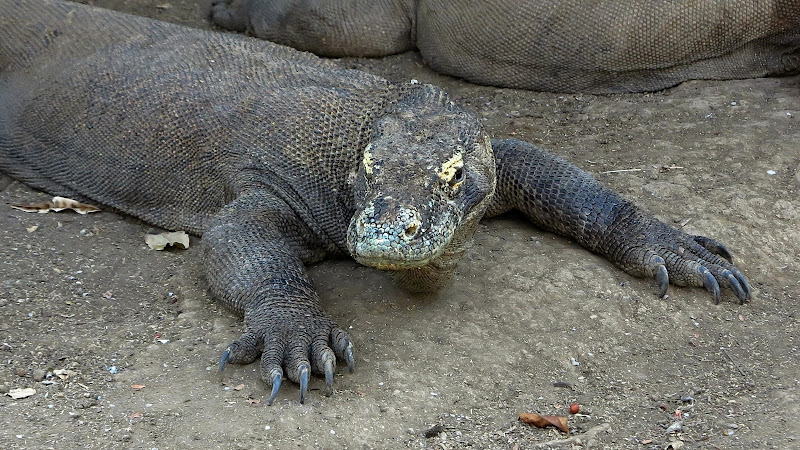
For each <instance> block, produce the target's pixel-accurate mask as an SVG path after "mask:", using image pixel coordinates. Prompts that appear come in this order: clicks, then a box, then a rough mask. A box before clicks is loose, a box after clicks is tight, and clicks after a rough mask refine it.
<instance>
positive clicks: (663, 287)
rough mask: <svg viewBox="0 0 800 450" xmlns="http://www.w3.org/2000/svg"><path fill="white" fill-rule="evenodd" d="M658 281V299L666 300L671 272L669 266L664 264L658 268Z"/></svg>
mask: <svg viewBox="0 0 800 450" xmlns="http://www.w3.org/2000/svg"><path fill="white" fill-rule="evenodd" d="M656 281H657V282H658V297H659V298H664V296H665V295H667V289H669V272H667V266H665V265H664V264H660V265H659V266H658V272H656Z"/></svg>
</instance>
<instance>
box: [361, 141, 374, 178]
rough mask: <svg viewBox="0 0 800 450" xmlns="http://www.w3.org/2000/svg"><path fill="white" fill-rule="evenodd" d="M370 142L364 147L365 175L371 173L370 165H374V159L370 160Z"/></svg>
mask: <svg viewBox="0 0 800 450" xmlns="http://www.w3.org/2000/svg"><path fill="white" fill-rule="evenodd" d="M370 150H372V144H369V145H367V148H365V149H364V161H363V164H364V170H365V171H366V172H367V175H372V166H373V165H375V161H373V160H372V152H371V151H370Z"/></svg>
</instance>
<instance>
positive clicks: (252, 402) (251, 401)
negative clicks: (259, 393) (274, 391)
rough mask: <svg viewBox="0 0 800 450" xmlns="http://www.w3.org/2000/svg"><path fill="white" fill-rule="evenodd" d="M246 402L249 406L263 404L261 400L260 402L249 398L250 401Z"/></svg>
mask: <svg viewBox="0 0 800 450" xmlns="http://www.w3.org/2000/svg"><path fill="white" fill-rule="evenodd" d="M245 401H246V402H247V404H248V405H257V404H259V403H261V400H259V399H257V398H248V399H245Z"/></svg>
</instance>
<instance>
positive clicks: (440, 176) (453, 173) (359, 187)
mask: <svg viewBox="0 0 800 450" xmlns="http://www.w3.org/2000/svg"><path fill="white" fill-rule="evenodd" d="M418 91H419V92H418V95H413V96H412V97H411V98H410V99H407V101H403V102H400V103H398V104H397V105H396V108H394V109H393V110H391V111H390V112H389V113H387V114H385V115H383V116H381V117H380V118H378V119H377V120H376V122H375V124H374V126H373V134H372V139H371V140H370V142H369V144H368V145H367V146H366V148H365V149H364V156H363V161H362V164H361V165H360V167H359V169H358V172H357V174H356V178H355V181H354V184H353V188H354V189H353V191H354V195H355V206H356V211H355V214H354V215H353V217H352V219H351V222H350V226H349V228H348V233H347V242H348V247H349V250H350V254H351V255H352V256H353V257H354V258H355V259H356V261H358V262H359V263H361V264H364V265H367V266H372V267H376V268H379V269H384V270H392V271H394V272H395V274H396V275H397V276H396V278H398V281H399V282H400V284H402V285H403V286H404V287H406V288H408V289H410V290H414V291H422V290H432V289H437V288H439V287H441V285H443V284H444V283H446V282H447V280H448V279H449V277H450V275H451V274H452V272H453V270H454V269H455V266H456V264H457V262H458V259H459V258H460V257H461V255H463V253H464V251H465V249H466V246H467V244H468V243H469V241H470V240H471V238H472V235H473V234H474V232H475V229H476V227H477V224H478V221H479V220H480V219H481V217H482V216H483V214H484V212H485V211H486V207H487V204H488V201H489V199H490V198H491V196H492V194H493V193H494V188H495V165H494V156H493V153H492V148H491V142H490V140H489V138H488V136H487V135H486V133H485V132H484V131H483V129H482V127H481V126H480V123H479V122H478V120H477V119H476V118H475V117H474V116H472V115H471V114H469V113H467V112H466V111H464V110H462V109H460V108H459V107H457V106H455V105H454V104H453V103H452V102H451V101H449V100H448V99H447V97H446V96H445V95H444V94H443V93H442V92H441V91H439V90H438V89H435V88H432V87H428V86H421V87H420V89H419V90H418Z"/></svg>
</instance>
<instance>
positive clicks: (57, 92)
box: [0, 0, 751, 403]
mask: <svg viewBox="0 0 800 450" xmlns="http://www.w3.org/2000/svg"><path fill="white" fill-rule="evenodd" d="M0 171H2V172H5V173H7V174H9V175H11V176H12V177H15V178H17V179H19V180H21V181H23V182H25V183H28V184H29V185H31V186H33V187H36V188H39V189H42V190H45V191H47V192H50V193H52V194H57V195H62V196H68V197H73V198H76V199H79V200H83V201H88V202H91V203H95V204H100V205H103V206H105V207H107V208H110V209H113V210H117V211H120V212H123V213H127V214H130V215H132V216H135V217H138V218H140V219H142V220H145V221H147V222H149V223H152V224H154V225H157V226H160V227H164V228H168V229H184V230H188V231H190V232H192V233H194V234H196V235H202V237H203V241H204V244H205V254H204V258H205V261H204V262H205V265H206V277H207V281H208V283H209V286H210V289H211V292H212V293H213V295H214V296H215V297H216V298H217V299H218V300H220V301H221V302H222V303H224V304H225V305H227V306H230V307H231V308H233V309H234V310H236V311H238V312H239V313H242V314H243V315H244V322H245V324H246V326H247V329H246V331H245V333H244V334H243V335H242V336H241V337H240V338H239V339H238V340H236V341H235V342H233V343H232V344H231V345H230V346H229V347H228V348H227V349H226V350H225V351H224V352H223V355H222V358H221V360H220V369H222V368H223V367H224V366H225V365H226V364H227V363H249V362H252V361H254V360H256V359H258V358H259V357H260V358H261V370H262V372H261V373H262V378H263V379H264V380H265V381H266V382H267V383H268V384H270V385H271V386H272V388H273V389H272V393H271V395H270V398H269V402H270V403H271V402H272V401H273V400H274V399H275V396H276V395H277V392H278V389H279V387H280V384H281V380H282V378H283V377H284V375H286V376H287V377H288V378H289V379H291V380H292V381H294V382H297V383H299V384H300V400H301V402H302V401H303V400H304V398H305V395H306V391H307V388H308V380H309V373H310V372H315V373H318V374H322V375H324V376H325V379H326V384H327V386H328V391H329V393H330V392H331V391H332V384H333V373H334V367H335V365H336V360H337V358H339V359H344V360H345V361H346V362H347V365H348V367H349V369H350V370H351V371H352V370H353V367H354V364H355V362H354V356H353V345H352V343H351V341H350V338H349V337H348V336H347V334H346V333H345V332H344V331H343V330H341V329H340V328H339V327H338V326H337V325H336V324H335V323H334V322H333V321H332V320H331V319H330V318H329V317H328V316H327V315H325V314H324V313H323V312H322V311H321V309H320V307H319V299H318V296H317V293H316V292H315V290H314V288H313V285H312V282H311V280H310V279H309V277H308V274H307V273H306V270H305V266H306V265H307V264H312V263H314V262H317V261H320V260H321V259H323V258H326V257H335V256H343V255H349V256H352V257H353V258H355V259H356V260H357V261H359V262H361V263H363V264H366V265H370V266H374V267H377V268H381V269H385V270H389V271H391V272H392V273H394V274H396V278H397V279H398V280H399V281H400V282H401V283H403V284H404V285H406V286H407V287H409V288H410V289H415V290H426V289H435V288H437V287H439V286H441V285H443V284H444V283H446V282H447V280H448V278H449V277H450V276H451V274H452V272H453V269H454V268H455V265H456V263H457V262H458V260H459V258H460V257H461V256H462V254H463V253H464V251H465V248H466V246H467V244H468V242H469V241H470V239H471V237H472V235H473V233H474V231H475V229H476V226H477V223H478V221H479V220H480V218H481V217H483V216H484V215H485V214H488V215H494V214H499V213H501V212H503V211H506V210H508V209H511V208H516V209H519V210H521V211H523V213H524V214H526V215H527V216H528V217H529V218H530V219H531V220H532V221H533V222H534V223H536V224H537V225H539V226H541V227H542V228H544V229H547V230H550V231H554V232H557V233H560V234H562V235H565V236H569V237H571V238H573V239H575V240H576V241H578V242H580V243H581V244H583V245H584V246H586V247H587V248H589V249H590V250H592V251H595V252H598V253H600V254H602V255H605V256H606V257H608V258H609V260H611V261H612V262H614V263H615V264H617V265H619V266H620V267H622V268H623V269H624V270H626V271H628V272H629V273H632V274H634V275H640V276H650V277H656V278H657V280H658V282H659V284H660V286H661V294H664V293H665V292H666V289H667V286H668V284H669V283H670V282H673V283H675V284H679V285H690V286H705V287H706V288H708V290H709V291H710V292H711V293H712V294H713V296H714V299H715V301H719V298H720V287H722V288H728V289H731V290H732V291H733V292H734V294H735V295H736V296H737V297H738V299H739V300H740V301H741V302H744V301H745V300H746V299H748V298H750V295H751V294H750V287H749V285H748V283H747V281H746V279H745V278H744V276H742V274H741V273H740V272H739V270H737V269H736V267H734V266H733V265H732V264H731V262H730V254H729V252H728V251H727V250H726V249H725V247H724V246H722V245H721V244H718V243H716V242H714V241H712V240H710V239H707V238H703V237H696V236H688V235H686V234H684V233H682V232H680V231H677V230H675V229H672V228H670V227H668V226H667V225H665V224H663V223H662V222H659V221H658V220H656V219H655V218H653V217H652V216H651V215H649V214H647V213H646V212H644V211H642V210H640V209H638V208H637V207H635V206H634V205H633V204H631V203H630V202H628V201H626V200H623V199H622V198H620V197H619V196H618V195H617V194H615V193H613V192H611V191H609V190H608V189H606V188H603V187H602V186H600V185H599V184H598V183H597V181H595V180H594V179H593V178H592V177H591V176H589V175H588V174H586V173H585V172H583V171H581V170H580V169H578V168H576V167H574V166H572V165H570V164H568V163H567V162H565V161H563V160H561V159H559V158H557V157H555V156H553V155H550V154H549V153H546V152H544V151H542V150H539V149H536V148H535V147H533V146H532V145H530V144H527V143H524V142H519V141H513V140H510V141H495V142H493V143H491V144H490V142H489V139H488V138H487V136H486V134H485V132H484V131H483V130H482V128H481V126H480V123H479V121H478V120H477V119H476V118H475V117H473V116H472V115H471V114H469V113H467V112H465V111H464V110H462V109H461V108H459V107H458V106H456V105H454V104H453V103H452V102H451V101H450V100H449V99H448V98H447V96H446V94H444V93H443V92H442V91H441V90H439V89H438V88H435V87H433V86H427V85H418V84H408V85H393V84H390V83H388V82H387V81H386V80H383V79H381V78H378V77H374V76H371V75H368V74H365V73H363V72H358V71H352V70H342V69H339V68H337V67H335V66H334V65H332V64H329V63H327V62H325V61H322V60H320V59H318V58H316V57H314V56H312V55H308V54H301V53H299V52H296V51H294V50H291V49H287V48H283V47H278V46H276V45H274V44H270V43H267V42H263V41H258V40H255V39H250V38H245V37H241V36H234V35H226V34H215V33H211V32H207V31H202V30H195V29H189V28H183V27H180V26H176V25H172V24H166V23H162V22H157V21H153V20H149V19H145V18H140V17H133V16H128V15H124V14H119V13H115V12H111V11H107V10H102V9H96V8H92V7H87V6H83V5H78V4H72V3H60V2H57V1H55V0H4V1H3V2H0Z"/></svg>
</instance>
